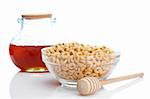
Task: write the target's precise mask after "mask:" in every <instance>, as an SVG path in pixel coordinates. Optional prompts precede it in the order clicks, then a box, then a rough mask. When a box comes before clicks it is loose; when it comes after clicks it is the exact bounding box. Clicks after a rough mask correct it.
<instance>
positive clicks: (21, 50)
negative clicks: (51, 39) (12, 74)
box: [9, 44, 50, 72]
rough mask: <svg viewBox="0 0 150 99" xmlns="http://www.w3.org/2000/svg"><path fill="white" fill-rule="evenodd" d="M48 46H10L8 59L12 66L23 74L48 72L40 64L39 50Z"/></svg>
mask: <svg viewBox="0 0 150 99" xmlns="http://www.w3.org/2000/svg"><path fill="white" fill-rule="evenodd" d="M44 47H50V46H43V45H42V46H26V45H25V46H22V45H14V44H10V48H9V52H10V57H11V59H12V61H13V62H14V64H15V65H16V66H17V67H18V68H20V69H21V71H23V72H46V71H48V70H47V68H46V66H45V64H44V63H43V62H42V57H41V49H42V48H44Z"/></svg>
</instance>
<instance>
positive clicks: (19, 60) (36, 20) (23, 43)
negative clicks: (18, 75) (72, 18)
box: [9, 14, 55, 72]
mask: <svg viewBox="0 0 150 99" xmlns="http://www.w3.org/2000/svg"><path fill="white" fill-rule="evenodd" d="M18 22H19V23H20V24H21V29H20V32H19V34H18V35H16V36H15V37H14V38H13V39H12V40H11V43H10V47H9V52H10V57H11V59H12V61H13V63H14V64H15V65H16V66H17V67H18V68H20V69H21V71H23V72H46V71H48V69H47V68H46V66H45V65H44V63H43V62H42V58H41V49H42V48H44V47H49V46H52V45H53V41H51V36H50V33H51V30H52V27H51V25H52V24H53V23H54V22H55V19H52V14H39V15H32V14H31V15H22V17H21V18H18Z"/></svg>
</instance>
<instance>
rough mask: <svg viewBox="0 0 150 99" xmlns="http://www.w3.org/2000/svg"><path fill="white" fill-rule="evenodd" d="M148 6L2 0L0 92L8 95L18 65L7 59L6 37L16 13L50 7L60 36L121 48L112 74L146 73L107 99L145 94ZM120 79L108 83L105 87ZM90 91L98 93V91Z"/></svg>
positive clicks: (132, 1)
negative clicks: (117, 62)
mask: <svg viewBox="0 0 150 99" xmlns="http://www.w3.org/2000/svg"><path fill="white" fill-rule="evenodd" d="M149 6H150V2H149V0H3V1H2V0H1V1H0V13H1V14H0V98H1V99H11V97H10V92H9V91H10V90H9V89H10V83H11V80H12V78H13V77H14V75H15V74H16V73H17V72H18V71H19V69H18V68H16V67H15V65H14V64H13V63H12V62H11V60H10V57H9V51H8V48H9V43H10V40H11V39H12V37H13V36H14V35H16V34H17V33H18V31H19V24H18V23H17V22H16V19H17V18H18V17H20V15H21V14H25V13H47V12H52V13H53V14H54V17H56V18H57V23H56V28H57V29H58V30H59V31H60V33H61V35H59V36H60V37H62V39H65V37H71V38H73V39H74V40H78V41H81V42H86V43H92V44H99V45H106V46H109V47H111V48H113V49H115V50H119V51H120V52H121V60H120V62H119V64H118V65H117V68H116V69H115V70H114V71H113V74H112V75H111V77H114V76H119V75H125V74H130V73H135V72H140V71H142V72H144V73H145V76H144V80H142V81H141V82H139V83H138V84H136V85H135V86H132V87H130V88H127V89H125V90H123V91H121V92H118V93H117V94H115V95H112V96H111V97H110V98H111V99H120V98H122V99H127V98H136V99H141V98H147V99H148V98H150V95H148V93H149V92H150V85H149V84H150V77H149V75H150V72H149V70H150V62H149V59H150V44H149V42H150V33H149V32H150V31H149V29H150V14H149V11H150V10H149ZM50 35H54V34H53V33H51V34H50ZM50 35H49V37H51V36H50ZM121 84H122V83H121ZM123 84H125V83H123ZM119 85H120V83H117V84H112V85H108V86H106V88H107V90H110V89H113V88H115V87H117V86H119ZM39 90H40V89H39ZM106 93H107V91H106ZM55 94H56V93H55ZM62 94H63V93H62ZM64 94H65V90H64ZM68 94H70V93H68ZM73 96H74V97H76V95H73ZM93 97H95V98H102V96H101V95H99V94H97V95H95V96H93ZM49 98H50V97H49ZM87 98H88V97H87ZM103 98H104V99H107V97H103ZM14 99H15V98H14ZM16 99H17V98H16ZM19 99H21V98H19ZM28 99H29V98H28ZM33 99H34V98H33ZM41 99H45V98H41ZM46 99H47V98H46ZM108 99H109V98H108Z"/></svg>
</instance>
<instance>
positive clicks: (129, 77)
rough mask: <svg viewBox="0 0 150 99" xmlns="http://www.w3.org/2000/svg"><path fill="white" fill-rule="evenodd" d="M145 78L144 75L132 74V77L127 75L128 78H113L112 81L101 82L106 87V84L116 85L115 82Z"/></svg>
mask: <svg viewBox="0 0 150 99" xmlns="http://www.w3.org/2000/svg"><path fill="white" fill-rule="evenodd" d="M143 76H144V73H136V74H131V75H127V76H122V77H117V78H111V79H107V80H101V81H100V82H101V84H102V85H105V84H110V83H115V82H119V81H123V80H128V79H132V78H136V77H143Z"/></svg>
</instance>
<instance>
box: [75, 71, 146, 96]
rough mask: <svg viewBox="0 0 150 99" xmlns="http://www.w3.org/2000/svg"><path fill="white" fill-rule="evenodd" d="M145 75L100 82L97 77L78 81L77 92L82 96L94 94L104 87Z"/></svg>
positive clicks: (133, 75) (138, 74)
mask: <svg viewBox="0 0 150 99" xmlns="http://www.w3.org/2000/svg"><path fill="white" fill-rule="evenodd" d="M143 75H144V73H136V74H131V75H127V76H121V77H116V78H111V79H107V80H99V79H98V78H96V77H85V78H82V79H80V80H78V81H77V90H78V92H79V94H80V95H84V96H85V95H91V94H94V93H95V92H96V91H97V90H98V89H100V88H101V87H102V85H105V84H110V83H114V82H119V81H123V80H128V79H132V78H136V77H143Z"/></svg>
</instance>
